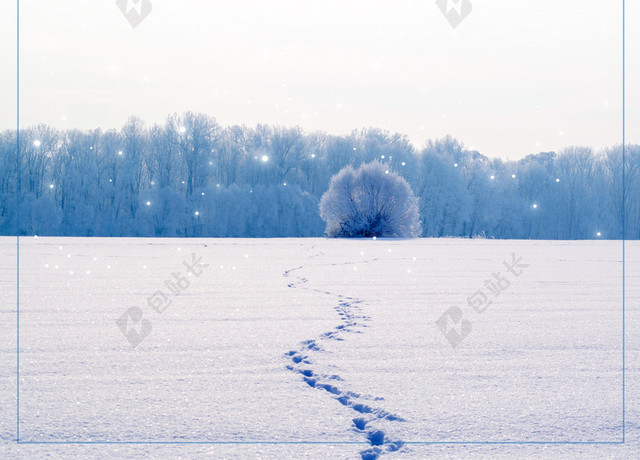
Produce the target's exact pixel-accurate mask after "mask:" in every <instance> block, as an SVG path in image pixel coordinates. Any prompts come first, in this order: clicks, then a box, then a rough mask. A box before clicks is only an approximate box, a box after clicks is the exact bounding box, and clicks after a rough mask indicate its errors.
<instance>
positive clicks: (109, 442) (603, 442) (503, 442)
mask: <svg viewBox="0 0 640 460" xmlns="http://www.w3.org/2000/svg"><path fill="white" fill-rule="evenodd" d="M20 444H134V445H135V444H356V445H362V444H364V445H370V443H369V442H366V441H246V442H232V441H21V442H20ZM403 444H458V445H464V444H623V442H622V441H404V442H403Z"/></svg>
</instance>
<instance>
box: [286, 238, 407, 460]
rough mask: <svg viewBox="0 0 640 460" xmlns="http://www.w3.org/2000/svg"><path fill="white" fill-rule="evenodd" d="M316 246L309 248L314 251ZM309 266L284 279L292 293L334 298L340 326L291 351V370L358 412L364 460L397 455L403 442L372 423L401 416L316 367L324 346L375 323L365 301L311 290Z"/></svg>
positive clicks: (293, 270) (355, 423)
mask: <svg viewBox="0 0 640 460" xmlns="http://www.w3.org/2000/svg"><path fill="white" fill-rule="evenodd" d="M314 248H315V245H314V246H311V247H310V248H308V251H310V250H313V249H314ZM322 254H323V253H322V252H321V251H319V252H317V253H316V254H314V255H312V256H310V257H309V259H313V258H315V257H319V256H321V255H322ZM376 260H378V259H370V260H366V261H360V262H358V263H371V262H374V261H376ZM353 263H354V262H345V263H343V264H336V263H333V264H319V265H315V266H316V267H317V266H327V267H330V266H336V265H352V264H353ZM304 268H305V266H304V265H301V266H299V267H295V268H291V269H289V270H286V271H285V272H284V273H283V277H284V278H285V279H287V281H288V284H287V286H288V287H289V288H292V289H304V290H310V291H314V292H318V293H321V294H324V295H327V296H331V297H332V298H333V301H334V302H335V306H334V307H333V308H334V309H335V311H336V312H337V313H338V316H339V317H340V324H339V325H337V326H336V327H335V328H333V329H332V330H330V331H328V332H325V333H324V334H321V335H320V336H318V337H316V338H314V339H309V340H305V341H304V342H301V347H300V348H299V349H297V350H291V351H289V352H288V353H286V354H285V357H286V358H287V359H288V360H289V363H288V364H287V369H289V370H291V371H292V372H294V373H296V374H297V375H298V376H300V377H301V379H302V381H303V382H304V383H306V384H307V385H308V386H309V387H310V388H314V389H316V390H320V391H325V392H326V393H327V394H328V395H331V397H332V398H333V399H335V400H336V401H337V402H339V403H340V404H342V405H344V406H346V407H348V408H349V409H351V410H353V411H354V416H355V417H354V419H353V426H352V429H354V430H355V431H357V432H359V433H362V435H363V436H365V437H366V440H367V442H368V443H369V444H370V447H369V448H367V449H366V450H363V451H361V452H360V455H361V456H362V459H363V460H373V459H376V458H378V457H379V456H380V455H381V454H383V453H385V452H395V451H397V450H399V449H400V448H401V447H402V445H403V442H402V441H399V440H390V439H387V436H386V434H385V432H384V431H383V430H380V429H377V428H375V427H374V426H373V425H375V424H374V423H372V422H375V421H376V420H387V421H393V422H395V421H397V422H402V421H403V419H402V418H401V417H398V416H397V415H394V414H391V413H389V412H387V411H385V410H383V409H381V408H378V407H375V406H374V405H373V404H371V401H374V402H375V401H381V400H382V399H383V398H379V397H373V396H370V395H362V394H358V393H355V392H352V391H345V390H343V389H341V386H342V385H341V382H342V381H343V379H342V378H341V377H340V376H339V375H336V374H329V373H322V372H321V371H319V370H318V369H317V366H315V365H314V361H313V356H314V354H317V353H324V349H323V347H322V342H323V341H327V340H338V341H342V340H345V338H346V337H348V334H353V333H363V329H364V328H366V327H367V324H366V323H367V322H368V321H370V320H371V318H369V317H368V316H367V315H365V314H364V313H363V311H362V307H361V305H362V304H364V301H363V300H360V299H357V298H353V297H348V296H345V295H342V294H337V293H333V292H330V291H324V290H321V289H316V288H312V287H309V285H308V284H309V280H308V279H307V278H305V277H304V276H302V272H303V271H304Z"/></svg>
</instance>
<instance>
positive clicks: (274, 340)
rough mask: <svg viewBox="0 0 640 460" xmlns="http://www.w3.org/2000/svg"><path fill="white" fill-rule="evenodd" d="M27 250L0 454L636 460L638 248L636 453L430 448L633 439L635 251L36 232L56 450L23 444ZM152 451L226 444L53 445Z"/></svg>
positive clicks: (38, 340) (4, 316) (27, 425)
mask: <svg viewBox="0 0 640 460" xmlns="http://www.w3.org/2000/svg"><path fill="white" fill-rule="evenodd" d="M512 254H515V257H516V258H517V259H519V260H520V262H519V265H518V267H517V268H514V269H513V271H512V272H509V270H507V266H508V265H512V257H513V256H512ZM193 257H195V260H196V262H197V261H199V264H198V263H196V264H195V266H194V264H193V262H194V260H193V259H192V258H193ZM15 258H16V248H15V238H0V261H1V263H0V270H2V276H1V277H0V282H1V283H2V290H1V291H0V296H2V297H1V299H2V302H1V304H0V325H1V335H0V347H1V348H0V352H1V354H0V357H1V366H0V370H1V372H2V373H1V374H0V439H1V442H2V444H0V458H131V459H134V458H142V457H146V458H178V457H181V458H353V459H358V458H375V457H376V456H378V455H380V457H381V458H427V457H432V458H489V457H491V458H567V459H569V458H615V459H622V458H638V455H639V454H640V442H639V439H638V438H639V435H640V422H638V420H639V417H640V403H639V398H638V396H640V395H639V394H638V393H639V390H640V389H639V387H638V383H639V382H640V374H639V370H638V349H639V348H640V334H639V333H638V318H639V315H638V311H639V308H638V307H639V305H638V304H639V302H638V300H639V299H640V283H639V282H638V281H639V279H640V262H639V261H640V244H638V243H637V242H629V243H627V317H626V325H627V341H626V350H627V393H626V401H627V415H626V420H627V437H626V443H625V444H624V445H620V444H555V445H554V444H527V445H510V444H486V445H482V444H448V445H447V444H417V443H418V442H423V443H428V442H448V441H451V442H466V441H476V442H482V441H493V442H519V441H527V442H533V443H535V442H574V443H575V442H593V441H599V442H612V443H615V442H618V441H621V439H622V371H621V367H622V353H621V350H622V305H621V296H622V289H621V275H622V267H621V259H622V254H621V243H620V242H609V241H577V242H563V241H554V242H551V241H492V240H463V239H437V240H433V239H418V240H377V241H373V240H351V241H346V240H326V239H268V240H263V239H189V240H186V239H106V238H105V239H102V238H37V239H35V238H23V239H21V251H20V270H21V284H20V294H21V308H20V344H21V353H20V372H21V381H20V439H21V441H23V442H40V443H43V444H20V445H17V444H15V442H14V441H15V437H16V416H15V414H16V400H15V393H16V380H15V367H16V357H15V339H16V336H15V334H16V327H15V326H16V324H15V319H16V310H15ZM505 263H506V265H505ZM205 264H208V266H204V265H205ZM188 266H190V267H192V268H190V270H191V272H192V274H190V275H189V274H188V271H189V268H188ZM494 274H496V275H497V278H496V277H495V276H494ZM479 291H481V292H483V293H484V295H486V300H485V298H484V297H482V296H481V295H480V294H479ZM492 291H493V292H492ZM496 293H498V295H496ZM176 294H177V295H176ZM468 298H471V300H472V302H475V305H476V308H477V309H478V310H482V309H484V311H483V312H482V313H477V312H476V311H475V310H474V309H473V308H472V306H470V305H468ZM488 302H491V304H490V305H488ZM452 306H458V307H459V308H460V310H459V311H462V313H463V315H464V316H463V321H462V322H461V323H457V324H456V322H455V319H457V318H455V317H454V318H449V321H448V322H447V321H446V320H447V318H446V316H445V317H443V316H442V315H443V313H445V311H447V310H448V309H449V308H450V307H452ZM130 307H138V309H136V308H133V309H130ZM485 308H486V309H485ZM128 309H130V310H128ZM127 310H128V311H129V313H130V314H131V315H132V316H133V317H134V319H139V318H137V317H135V316H136V314H139V313H141V314H142V320H141V321H139V322H137V323H136V322H135V321H132V319H131V316H128V315H127V314H126V312H127ZM454 310H455V309H454ZM449 311H453V310H449ZM454 316H455V315H454ZM441 317H443V318H444V322H440V324H443V327H445V330H446V331H448V332H447V333H448V334H449V337H453V336H454V335H455V334H458V333H461V334H463V335H464V334H466V333H468V335H467V336H466V337H464V340H462V341H461V343H460V344H459V345H457V347H455V348H453V347H452V346H451V345H450V344H449V342H448V340H447V339H446V338H445V336H444V335H443V333H442V331H441V330H440V327H439V325H438V324H436V321H437V320H438V319H439V318H441ZM119 318H121V320H120V321H119V323H116V320H118V319H119ZM120 327H122V328H123V329H122V330H121V329H120ZM123 331H124V333H127V334H129V337H130V338H131V337H134V336H135V335H136V334H140V336H139V337H140V338H141V340H140V341H139V343H137V344H136V345H137V346H136V347H135V348H134V347H132V346H131V344H130V342H129V341H128V340H127V338H125V335H124V333H123ZM134 344H135V342H134ZM144 441H152V442H194V443H197V442H221V443H223V444H189V445H148V444H122V445H110V444H46V443H47V442H53V443H57V442H63V443H64V442H144ZM227 442H249V443H254V444H241V445H234V444H224V443H227ZM274 442H275V443H286V442H289V443H293V444H268V443H274ZM331 443H335V444H331Z"/></svg>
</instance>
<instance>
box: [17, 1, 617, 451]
mask: <svg viewBox="0 0 640 460" xmlns="http://www.w3.org/2000/svg"><path fill="white" fill-rule="evenodd" d="M16 3H17V8H16V52H17V58H16V66H17V69H16V80H17V81H16V90H17V95H16V174H17V179H16V250H17V255H16V283H17V286H16V442H17V443H18V444H34V445H35V444H49V445H54V444H60V445H73V444H96V445H110V444H116V445H127V444H130V445H141V444H156V445H170V444H195V445H197V444H212V445H216V444H226V445H239V444H248V445H257V444H299V445H302V444H310V445H313V444H315V445H329V444H345V445H346V444H355V445H369V443H368V442H365V441H244V442H233V441H20V187H21V183H20V173H21V170H20V0H16ZM625 83H626V81H625V0H622V441H405V442H403V444H424V445H428V444H437V445H447V444H448V445H482V444H494V445H499V444H502V445H518V444H520V445H526V444H536V445H543V444H548V445H563V444H567V445H598V444H602V445H607V444H612V445H615V444H624V443H625V435H626V418H625V414H626V412H625V367H626V366H625V293H626V286H625V126H626V125H625Z"/></svg>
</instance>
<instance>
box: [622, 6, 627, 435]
mask: <svg viewBox="0 0 640 460" xmlns="http://www.w3.org/2000/svg"><path fill="white" fill-rule="evenodd" d="M625 22H626V21H625V0H622V442H623V443H624V442H625V438H626V407H625V399H626V398H625V386H626V385H625V378H626V374H625V372H626V370H625V369H626V356H625V350H626V347H625V335H626V334H625V332H626V329H625V294H626V283H625V274H626V273H625V253H626V251H625V249H626V248H625V246H626V244H625V237H626V225H625V221H626V212H625V207H626V199H625V188H626V183H625V177H624V176H625V159H626V158H625V157H626V155H625V153H626V152H625V142H626V132H625V129H626V125H625V111H626V110H625V109H626V107H625V84H626V80H625V70H626V59H625V54H626V53H625V51H626V50H625V35H626V34H625V32H626V31H625Z"/></svg>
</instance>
